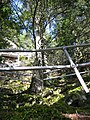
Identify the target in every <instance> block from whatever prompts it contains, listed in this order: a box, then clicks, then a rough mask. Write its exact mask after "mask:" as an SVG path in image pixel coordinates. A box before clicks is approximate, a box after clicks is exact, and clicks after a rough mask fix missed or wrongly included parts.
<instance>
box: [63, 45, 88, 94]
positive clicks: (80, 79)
mask: <svg viewBox="0 0 90 120" xmlns="http://www.w3.org/2000/svg"><path fill="white" fill-rule="evenodd" d="M63 50H64V52H65V54H66V56H67V58H68V60H69V62H70V64H71V67H72V68H73V69H74V71H75V73H76V76H77V78H78V79H79V81H80V83H81V85H82V87H83V89H84V90H85V92H86V93H88V92H89V89H88V87H87V85H86V84H85V82H84V80H83V78H82V76H81V75H80V72H79V71H78V69H77V67H76V65H75V63H74V62H73V60H72V58H71V57H70V55H69V53H68V51H67V50H66V47H63Z"/></svg>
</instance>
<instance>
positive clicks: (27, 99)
mask: <svg viewBox="0 0 90 120" xmlns="http://www.w3.org/2000/svg"><path fill="white" fill-rule="evenodd" d="M85 43H87V44H88V43H90V0H0V49H22V50H23V49H27V50H32V49H45V48H51V47H61V46H66V45H78V44H85ZM67 51H68V52H69V54H70V56H71V57H72V60H73V61H74V63H75V64H81V63H85V62H90V47H80V48H79V47H77V48H70V49H69V48H68V49H67ZM2 54H4V53H1V52H0V68H2V67H3V68H4V67H11V68H12V67H14V62H15V61H18V60H17V59H16V58H15V57H14V58H13V57H11V56H8V54H9V53H5V54H7V57H5V56H4V57H2ZM20 54H21V53H20ZM18 55H19V53H18ZM18 55H17V56H18ZM19 60H20V61H18V62H20V64H18V66H19V67H20V66H22V67H23V66H48V65H51V66H54V65H68V64H70V63H69V61H68V59H67V57H66V55H65V53H64V51H63V50H51V51H46V52H36V53H27V55H25V53H24V55H23V54H21V55H20V56H19ZM15 65H16V64H15ZM78 70H79V71H80V72H84V71H85V72H86V73H85V74H82V77H83V78H84V80H85V83H86V84H87V86H88V88H89V89H90V73H89V72H90V67H89V66H84V67H79V68H78ZM87 71H89V72H87ZM71 73H74V71H73V69H59V70H57V71H56V70H53V69H52V70H50V71H47V70H33V71H18V72H17V71H11V72H6V71H4V72H0V120H65V119H67V118H65V117H64V116H63V115H62V114H63V113H70V114H71V113H80V114H88V115H90V98H89V97H90V94H86V93H85V91H84V90H83V89H82V87H81V85H80V83H79V81H78V79H77V77H76V76H75V75H72V76H67V74H71ZM65 75H66V77H65ZM56 76H64V77H62V78H60V77H59V78H58V77H57V78H55V79H54V77H56ZM47 78H50V79H51V80H47V81H45V79H47ZM52 78H53V79H52Z"/></svg>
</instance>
